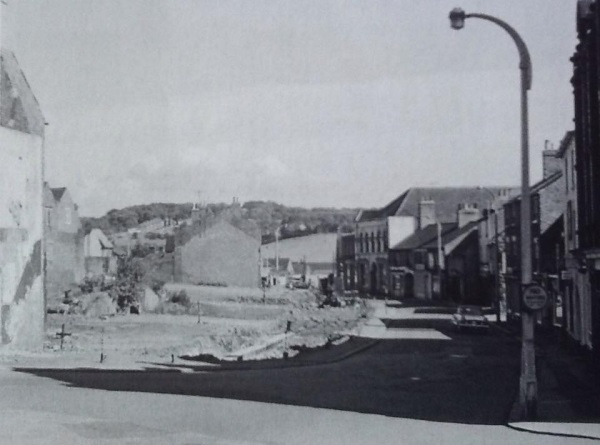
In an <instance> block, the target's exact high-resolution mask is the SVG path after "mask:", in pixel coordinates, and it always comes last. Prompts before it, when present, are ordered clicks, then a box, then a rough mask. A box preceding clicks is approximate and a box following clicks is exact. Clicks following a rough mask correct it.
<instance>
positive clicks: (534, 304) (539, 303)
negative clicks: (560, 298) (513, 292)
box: [523, 284, 548, 311]
mask: <svg viewBox="0 0 600 445" xmlns="http://www.w3.org/2000/svg"><path fill="white" fill-rule="evenodd" d="M523 304H524V305H525V306H526V307H527V308H528V309H530V310H532V311H539V310H540V309H543V308H544V307H545V306H546V304H548V293H547V292H546V290H545V289H544V288H543V287H542V286H540V285H539V284H530V285H529V286H527V287H526V288H525V289H524V290H523Z"/></svg>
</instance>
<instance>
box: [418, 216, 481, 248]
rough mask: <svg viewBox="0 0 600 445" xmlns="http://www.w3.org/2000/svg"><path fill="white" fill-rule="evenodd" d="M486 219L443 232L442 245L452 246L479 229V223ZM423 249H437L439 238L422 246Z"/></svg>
mask: <svg viewBox="0 0 600 445" xmlns="http://www.w3.org/2000/svg"><path fill="white" fill-rule="evenodd" d="M484 219H485V218H481V219H479V220H477V221H471V222H470V223H467V224H465V225H464V226H462V227H458V226H457V227H455V228H454V229H453V230H449V231H448V232H445V233H444V232H443V233H442V245H443V246H446V245H447V244H450V243H451V242H453V241H455V240H457V239H458V238H460V237H461V236H463V235H465V234H468V233H469V232H471V231H472V230H473V229H476V228H478V227H479V223H480V222H481V221H482V220H484ZM422 248H423V249H435V248H437V237H436V239H433V240H431V241H429V242H428V243H427V244H425V245H424V246H422ZM447 253H449V252H447Z"/></svg>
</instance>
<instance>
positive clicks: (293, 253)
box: [261, 233, 337, 263]
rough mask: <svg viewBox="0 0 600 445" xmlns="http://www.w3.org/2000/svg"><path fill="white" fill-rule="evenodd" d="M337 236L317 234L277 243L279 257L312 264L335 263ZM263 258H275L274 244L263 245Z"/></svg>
mask: <svg viewBox="0 0 600 445" xmlns="http://www.w3.org/2000/svg"><path fill="white" fill-rule="evenodd" d="M336 240H337V234H335V233H318V234H314V235H307V236H300V237H296V238H290V239H285V240H282V241H279V246H278V250H279V257H280V258H289V259H291V260H292V261H294V262H296V261H302V260H304V259H305V260H306V261H307V262H312V263H332V262H335V247H336ZM261 254H262V256H263V258H275V243H268V244H263V246H262V247H261Z"/></svg>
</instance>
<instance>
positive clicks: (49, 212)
mask: <svg viewBox="0 0 600 445" xmlns="http://www.w3.org/2000/svg"><path fill="white" fill-rule="evenodd" d="M46 227H48V228H52V209H49V208H47V209H46Z"/></svg>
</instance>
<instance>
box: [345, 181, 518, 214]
mask: <svg viewBox="0 0 600 445" xmlns="http://www.w3.org/2000/svg"><path fill="white" fill-rule="evenodd" d="M513 188H514V187H485V188H482V187H414V188H410V189H408V190H407V191H405V192H404V193H403V194H402V195H400V196H399V197H398V198H396V199H394V200H393V201H392V202H390V203H389V204H388V205H386V206H385V207H383V208H381V209H378V210H364V211H361V212H360V213H359V214H358V216H357V217H356V221H357V222H360V221H371V220H377V219H382V218H387V217H389V216H413V217H418V215H419V203H420V202H421V201H434V202H435V213H436V217H437V218H438V219H439V220H440V221H441V222H442V223H451V222H456V221H457V210H458V207H459V205H461V204H471V205H474V206H476V207H478V208H480V209H481V208H485V207H486V206H487V205H488V203H489V202H490V201H491V196H490V192H492V193H493V194H494V195H496V196H497V197H499V196H502V195H503V194H504V193H506V192H507V190H511V189H513Z"/></svg>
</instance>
